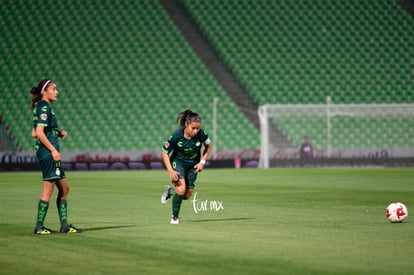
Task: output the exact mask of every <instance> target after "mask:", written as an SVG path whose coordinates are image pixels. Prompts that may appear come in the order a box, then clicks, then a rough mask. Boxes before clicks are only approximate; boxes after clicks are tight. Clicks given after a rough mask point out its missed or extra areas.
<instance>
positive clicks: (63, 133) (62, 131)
mask: <svg viewBox="0 0 414 275" xmlns="http://www.w3.org/2000/svg"><path fill="white" fill-rule="evenodd" d="M67 135H68V132H66V131H65V130H61V129H59V130H58V137H60V138H65V137H66V136H67Z"/></svg>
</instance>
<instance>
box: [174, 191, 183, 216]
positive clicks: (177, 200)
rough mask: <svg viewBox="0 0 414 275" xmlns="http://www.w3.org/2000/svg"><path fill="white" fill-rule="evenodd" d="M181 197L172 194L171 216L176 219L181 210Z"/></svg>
mask: <svg viewBox="0 0 414 275" xmlns="http://www.w3.org/2000/svg"><path fill="white" fill-rule="evenodd" d="M183 197H184V196H183V195H178V194H177V193H175V194H174V197H173V201H172V214H173V216H174V217H178V214H179V213H180V208H181V202H182V201H183Z"/></svg>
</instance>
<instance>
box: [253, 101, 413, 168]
mask: <svg viewBox="0 0 414 275" xmlns="http://www.w3.org/2000/svg"><path fill="white" fill-rule="evenodd" d="M258 114H259V119H260V136H261V145H260V163H259V167H262V168H268V167H269V164H270V163H271V161H272V160H273V159H297V158H299V148H300V146H301V144H302V140H303V138H304V137H305V136H308V137H309V140H310V143H311V145H312V148H313V157H316V158H388V157H413V156H414V104H333V103H332V102H331V100H330V98H328V100H327V104H316V105H313V104H307V105H296V104H276V105H263V106H260V107H259V109H258Z"/></svg>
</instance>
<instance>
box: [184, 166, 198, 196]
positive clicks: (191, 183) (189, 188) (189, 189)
mask: <svg viewBox="0 0 414 275" xmlns="http://www.w3.org/2000/svg"><path fill="white" fill-rule="evenodd" d="M197 175H198V174H197V173H196V172H195V170H194V169H190V170H188V171H187V176H186V179H185V183H186V190H185V194H184V197H183V199H184V200H188V199H189V198H191V196H192V195H193V190H194V187H195V181H196V179H197Z"/></svg>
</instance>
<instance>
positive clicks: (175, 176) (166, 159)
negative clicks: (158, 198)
mask: <svg viewBox="0 0 414 275" xmlns="http://www.w3.org/2000/svg"><path fill="white" fill-rule="evenodd" d="M162 161H163V162H164V165H165V168H166V169H167V171H168V174H170V179H171V181H173V182H176V181H178V179H179V178H178V174H179V173H178V172H177V171H175V170H174V169H173V167H172V166H171V162H170V156H169V155H168V152H166V151H163V152H162Z"/></svg>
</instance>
